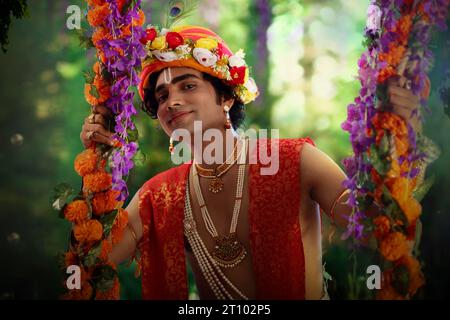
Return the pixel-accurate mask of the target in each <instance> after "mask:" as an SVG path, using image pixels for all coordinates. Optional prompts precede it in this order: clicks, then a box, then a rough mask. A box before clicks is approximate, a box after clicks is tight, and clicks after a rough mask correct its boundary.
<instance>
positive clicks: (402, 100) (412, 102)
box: [389, 93, 419, 110]
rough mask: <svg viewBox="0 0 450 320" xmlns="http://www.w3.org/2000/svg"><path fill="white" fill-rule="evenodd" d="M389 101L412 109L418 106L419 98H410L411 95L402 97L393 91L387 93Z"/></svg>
mask: <svg viewBox="0 0 450 320" xmlns="http://www.w3.org/2000/svg"><path fill="white" fill-rule="evenodd" d="M389 102H390V103H391V104H396V105H399V106H402V107H404V108H407V109H410V110H414V109H417V108H418V107H419V100H418V99H417V98H414V99H411V97H404V96H400V95H398V94H393V93H392V94H389Z"/></svg>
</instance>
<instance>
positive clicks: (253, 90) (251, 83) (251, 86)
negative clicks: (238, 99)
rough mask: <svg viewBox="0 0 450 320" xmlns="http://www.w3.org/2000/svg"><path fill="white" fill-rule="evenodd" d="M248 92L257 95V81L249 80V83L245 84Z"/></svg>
mask: <svg viewBox="0 0 450 320" xmlns="http://www.w3.org/2000/svg"><path fill="white" fill-rule="evenodd" d="M244 86H245V87H246V88H247V90H248V91H250V92H251V93H257V92H258V87H257V86H256V83H255V80H254V79H253V78H250V77H249V78H248V80H247V82H246V83H245V84H244Z"/></svg>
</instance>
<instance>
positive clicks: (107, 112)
mask: <svg viewBox="0 0 450 320" xmlns="http://www.w3.org/2000/svg"><path fill="white" fill-rule="evenodd" d="M92 112H93V113H99V114H101V115H102V116H104V117H112V115H113V114H112V112H111V110H109V109H108V108H107V107H105V106H93V107H92Z"/></svg>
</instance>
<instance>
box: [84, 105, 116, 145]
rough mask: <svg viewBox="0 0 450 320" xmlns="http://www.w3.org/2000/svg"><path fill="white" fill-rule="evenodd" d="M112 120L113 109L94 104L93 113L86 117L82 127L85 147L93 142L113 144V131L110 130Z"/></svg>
mask: <svg viewBox="0 0 450 320" xmlns="http://www.w3.org/2000/svg"><path fill="white" fill-rule="evenodd" d="M110 121H112V114H111V111H110V110H109V109H108V108H107V107H104V106H94V107H93V108H92V114H91V115H89V116H88V117H86V119H84V124H83V127H82V128H81V133H80V139H81V142H83V145H84V147H85V148H88V147H89V146H90V145H91V144H92V142H94V141H95V142H98V143H103V144H107V145H112V144H113V142H112V139H111V137H112V135H113V133H112V132H111V131H109V130H108V128H109V122H110Z"/></svg>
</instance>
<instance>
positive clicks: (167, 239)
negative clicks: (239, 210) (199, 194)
mask: <svg viewBox="0 0 450 320" xmlns="http://www.w3.org/2000/svg"><path fill="white" fill-rule="evenodd" d="M272 141H273V140H272ZM305 142H308V143H310V144H312V145H314V142H313V141H312V140H311V139H310V138H302V139H279V159H280V164H279V170H278V172H277V174H275V175H261V174H260V168H261V167H264V165H262V164H260V163H258V164H250V170H249V213H248V215H249V224H250V250H251V254H252V258H253V271H254V274H255V282H256V283H255V284H256V298H257V299H304V297H305V261H304V253H303V243H302V236H301V231H300V223H299V218H298V214H299V208H300V180H299V174H300V149H301V147H302V146H303V144H304V143H305ZM268 144H270V142H269V143H268ZM258 148H259V144H258ZM268 150H270V147H268ZM253 152H257V151H256V150H254V151H253ZM189 169H190V164H183V165H180V166H178V167H175V168H172V169H169V170H167V171H164V172H162V173H160V174H158V175H156V176H155V177H153V178H151V179H150V180H148V181H147V182H146V183H145V184H144V185H143V187H142V188H141V190H140V193H139V199H140V201H139V213H140V216H141V219H142V223H143V230H144V231H143V238H142V241H141V243H140V246H139V247H140V251H141V268H142V269H141V271H142V297H143V299H182V300H186V299H188V280H187V272H186V258H185V254H184V237H183V235H184V233H183V231H184V227H183V218H184V195H185V191H186V179H187V176H188V172H189Z"/></svg>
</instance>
